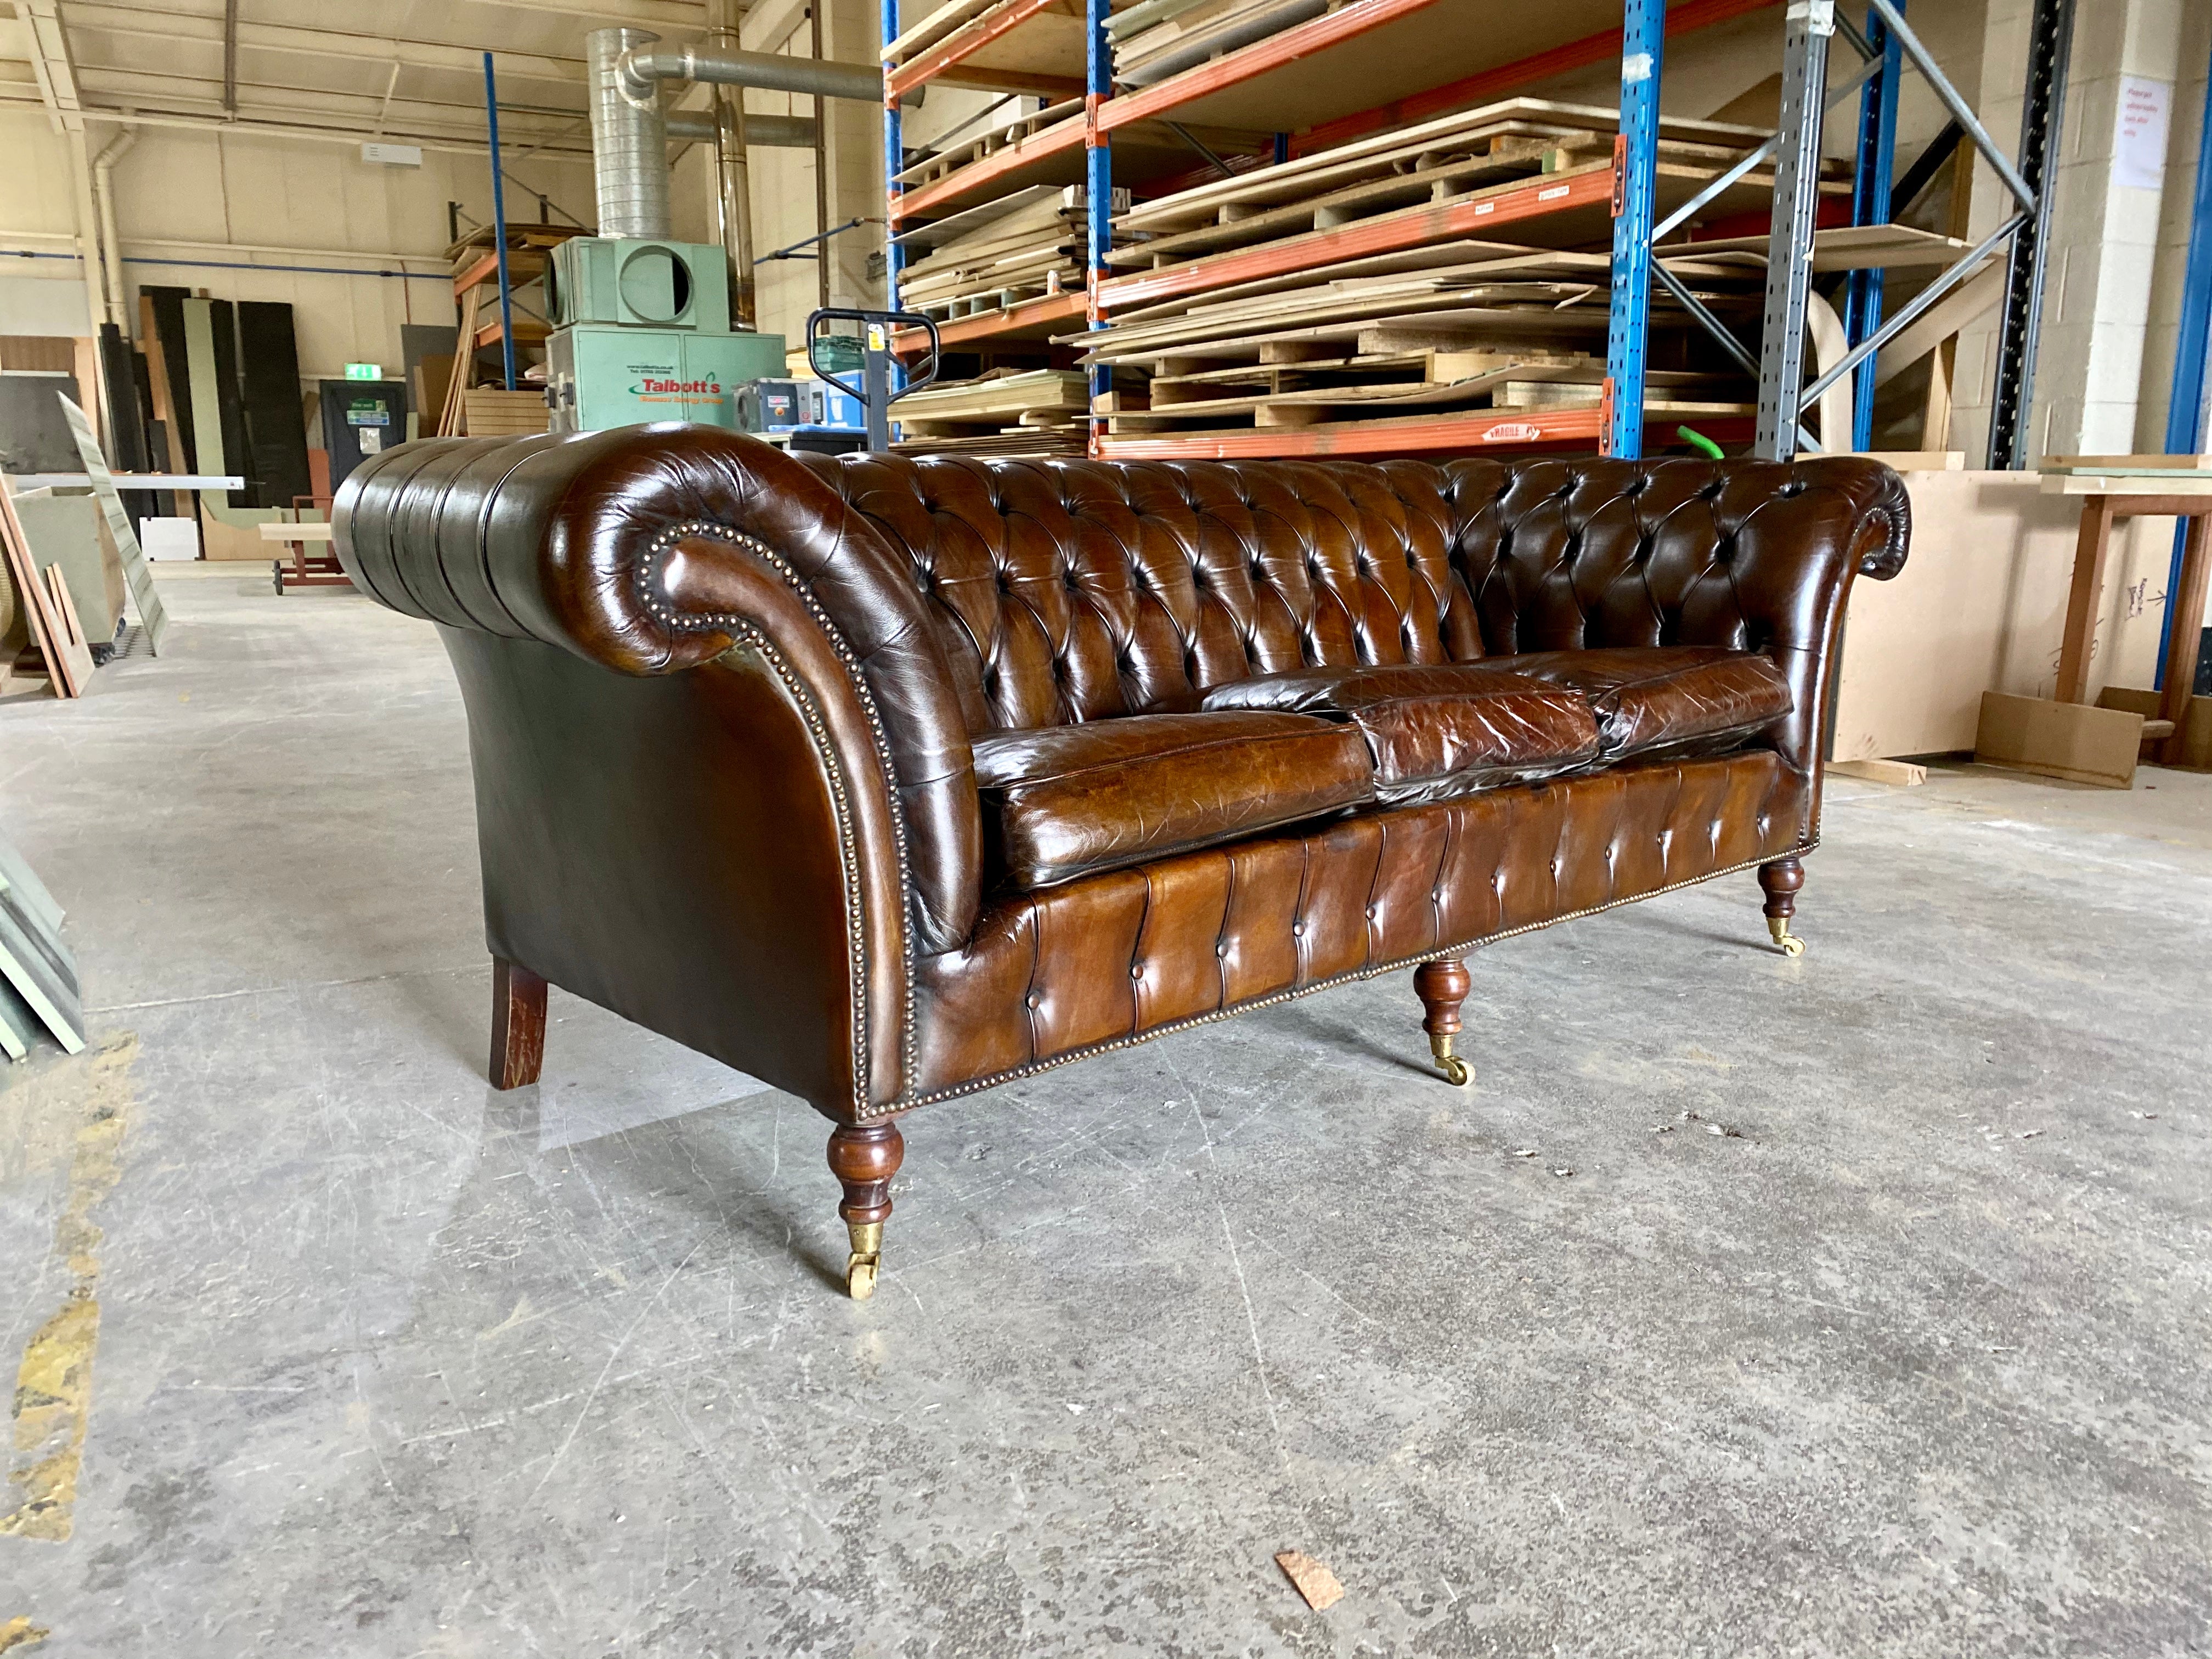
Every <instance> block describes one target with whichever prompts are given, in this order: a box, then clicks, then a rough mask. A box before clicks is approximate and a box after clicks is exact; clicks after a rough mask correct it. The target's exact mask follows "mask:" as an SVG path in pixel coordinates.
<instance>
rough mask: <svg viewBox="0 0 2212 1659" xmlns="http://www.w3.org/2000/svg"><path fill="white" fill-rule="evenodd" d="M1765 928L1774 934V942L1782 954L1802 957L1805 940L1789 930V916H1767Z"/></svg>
mask: <svg viewBox="0 0 2212 1659" xmlns="http://www.w3.org/2000/svg"><path fill="white" fill-rule="evenodd" d="M1766 930H1767V932H1769V933H1772V934H1773V935H1774V942H1775V944H1776V945H1778V946H1779V947H1780V948H1781V951H1782V954H1783V955H1784V956H1785V957H1802V956H1803V955H1804V954H1805V941H1804V940H1803V939H1799V938H1798V937H1797V935H1796V934H1795V933H1791V932H1790V918H1789V917H1787V916H1769V917H1768V918H1767V919H1766Z"/></svg>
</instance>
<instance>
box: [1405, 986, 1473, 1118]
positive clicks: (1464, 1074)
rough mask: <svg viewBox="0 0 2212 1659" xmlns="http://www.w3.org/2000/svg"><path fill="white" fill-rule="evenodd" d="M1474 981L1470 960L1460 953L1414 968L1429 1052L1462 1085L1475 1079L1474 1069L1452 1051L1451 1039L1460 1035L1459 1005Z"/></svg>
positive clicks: (1415, 990)
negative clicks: (1471, 976)
mask: <svg viewBox="0 0 2212 1659" xmlns="http://www.w3.org/2000/svg"><path fill="white" fill-rule="evenodd" d="M1473 984H1474V981H1473V980H1471V979H1470V978H1468V971H1467V964H1466V963H1463V962H1462V961H1461V960H1460V959H1459V958H1458V957H1441V958H1439V959H1438V960H1437V961H1435V962H1425V963H1422V964H1421V965H1420V966H1419V967H1418V968H1416V969H1413V994H1414V995H1416V996H1418V997H1419V998H1420V1000H1421V1006H1422V1007H1423V1008H1424V1009H1425V1010H1427V1018H1425V1019H1423V1020H1422V1021H1421V1029H1422V1030H1425V1031H1426V1032H1427V1033H1428V1034H1429V1052H1430V1053H1431V1054H1433V1055H1435V1056H1436V1061H1437V1069H1438V1070H1439V1071H1441V1072H1442V1073H1443V1074H1444V1079H1445V1081H1447V1082H1449V1083H1450V1084H1452V1085H1455V1086H1456V1087H1462V1088H1463V1087H1465V1086H1466V1085H1468V1084H1469V1083H1472V1082H1473V1081H1474V1068H1473V1067H1472V1066H1468V1063H1467V1062H1466V1061H1465V1060H1462V1059H1461V1058H1460V1057H1459V1056H1458V1055H1457V1054H1454V1053H1452V1039H1453V1038H1454V1037H1455V1036H1458V1035H1459V1006H1460V1004H1461V1003H1462V1002H1465V1001H1466V1000H1467V994H1468V988H1469V987H1471V986H1472V985H1473Z"/></svg>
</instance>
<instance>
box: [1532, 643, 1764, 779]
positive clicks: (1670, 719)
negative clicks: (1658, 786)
mask: <svg viewBox="0 0 2212 1659" xmlns="http://www.w3.org/2000/svg"><path fill="white" fill-rule="evenodd" d="M1489 660H1490V662H1491V663H1492V664H1493V665H1495V666H1497V667H1499V668H1503V669H1510V670H1511V671H1514V672H1516V673H1519V674H1526V675H1529V676H1531V677H1532V678H1536V679H1540V680H1544V681H1547V682H1549V683H1550V684H1553V685H1560V686H1568V687H1571V688H1572V689H1573V690H1577V691H1579V692H1581V693H1582V694H1583V696H1586V697H1588V698H1589V702H1590V707H1591V708H1594V709H1595V710H1596V712H1597V722H1598V731H1599V733H1600V737H1601V754H1600V756H1599V759H1600V761H1601V763H1610V762H1613V761H1617V760H1622V759H1626V757H1629V756H1632V755H1653V754H1659V753H1662V752H1663V753H1668V754H1673V755H1677V756H1681V755H1693V754H1699V755H1712V754H1721V753H1723V752H1725V751H1726V750H1730V749H1734V748H1737V747H1739V746H1741V744H1742V743H1743V741H1744V739H1746V738H1748V737H1749V736H1750V735H1751V734H1752V733H1753V732H1756V731H1758V730H1759V728H1760V727H1761V726H1768V725H1771V724H1772V723H1773V722H1774V721H1776V720H1780V719H1781V718H1782V717H1783V716H1784V715H1785V714H1789V713H1790V708H1791V706H1792V704H1793V702H1794V701H1795V699H1794V698H1793V697H1792V696H1791V695H1790V682H1789V680H1788V679H1786V678H1784V675H1783V672H1782V669H1781V667H1780V665H1778V664H1777V663H1776V662H1775V660H1774V659H1773V658H1771V657H1770V656H1767V655H1766V654H1765V653H1763V652H1758V651H1729V650H1725V649H1723V648H1721V647H1715V646H1631V647H1616V648H1613V649H1608V650H1600V651H1532V652H1528V653H1524V654H1522V655H1520V656H1517V657H1492V658H1491V659H1489Z"/></svg>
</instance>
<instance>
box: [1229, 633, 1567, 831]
mask: <svg viewBox="0 0 2212 1659" xmlns="http://www.w3.org/2000/svg"><path fill="white" fill-rule="evenodd" d="M1205 707H1206V708H1210V709H1212V708H1219V709H1229V708H1270V709H1279V710H1282V711H1285V712H1289V713H1295V714H1319V715H1322V716H1324V717H1327V718H1330V719H1334V720H1343V721H1346V722H1348V723H1349V724H1350V725H1351V726H1353V727H1354V728H1355V729H1357V730H1358V732H1359V734H1360V736H1361V737H1362V738H1364V739H1365V740H1366V744H1367V748H1368V751H1369V754H1370V757H1372V759H1373V761H1374V763H1375V782H1376V798H1377V799H1381V800H1384V801H1388V802H1389V803H1391V804H1392V805H1403V804H1405V803H1407V802H1412V801H1432V800H1449V799H1455V798H1456V797H1458V796H1461V795H1465V794H1469V793H1473V792H1474V791H1475V790H1477V789H1482V788H1488V787H1492V786H1494V785H1497V784H1501V783H1514V782H1523V781H1528V780H1530V779H1534V778H1546V777H1554V776H1557V775H1559V774H1560V773H1562V772H1570V771H1573V770H1574V769H1577V767H1582V766H1586V765H1588V764H1589V763H1591V762H1593V761H1595V760H1597V759H1598V758H1599V755H1600V749H1599V735H1598V726H1597V717H1596V716H1595V714H1593V713H1592V712H1591V709H1590V705H1589V699H1588V698H1586V697H1585V696H1583V695H1582V693H1580V692H1579V691H1577V690H1571V689H1570V688H1567V687H1565V686H1560V685H1555V684H1552V683H1550V682H1549V681H1546V680H1541V679H1537V678H1534V677H1532V676H1530V675H1527V674H1516V673H1514V672H1512V671H1510V670H1508V669H1500V668H1496V667H1492V665H1489V664H1487V663H1480V662H1463V663H1394V664H1388V665H1380V666H1375V667H1368V668H1310V669H1301V670H1297V671H1293V672H1291V673H1287V674H1267V675H1262V676H1261V677H1259V678H1254V679H1249V680H1232V681H1231V682H1230V683H1229V684H1225V685H1218V686H1216V687H1214V688H1213V690H1211V691H1209V692H1207V693H1206V701H1205Z"/></svg>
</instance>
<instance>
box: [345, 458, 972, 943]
mask: <svg viewBox="0 0 2212 1659" xmlns="http://www.w3.org/2000/svg"><path fill="white" fill-rule="evenodd" d="M332 517H333V521H334V523H335V526H336V541H337V551H338V557H339V559H340V562H342V563H343V565H344V567H345V568H346V570H347V572H348V574H350V575H351V576H352V577H353V579H354V580H355V582H356V584H357V585H358V586H361V587H362V590H363V591H365V592H368V593H369V594H371V595H372V596H373V597H374V598H376V599H380V600H381V601H382V602H383V603H384V604H386V605H389V606H390V607H392V609H393V610H395V611H403V612H405V613H406V614H408V615H410V616H415V617H425V618H428V620H431V621H434V622H436V623H441V624H443V625H444V626H446V627H448V628H453V629H469V630H474V631H477V632H481V633H487V634H493V635H503V636H505V637H508V638H515V639H534V640H538V641H543V642H544V643H546V644H549V645H554V646H558V647H561V648H562V649H564V650H566V651H569V652H572V653H574V654H576V655H577V656H580V657H582V658H584V659H587V660H589V661H592V662H595V663H598V664H599V665H603V666H605V667H606V668H610V669H613V670H615V671H618V672H621V673H624V674H631V675H661V674H670V673H679V672H682V671H685V670H687V669H690V668H693V667H696V666H697V665H700V664H702V663H705V662H708V661H711V660H713V659H715V658H717V657H719V656H720V655H721V654H722V653H724V652H726V651H727V650H728V649H729V648H730V647H731V646H732V643H733V641H734V640H735V639H736V638H737V637H738V635H739V634H740V633H741V632H742V629H740V628H738V626H737V625H735V623H733V620H732V617H733V616H734V615H737V614H741V612H740V611H738V608H737V605H736V603H735V602H734V601H733V599H732V595H733V592H736V591H737V590H739V589H743V588H744V587H745V586H747V584H748V583H750V582H751V581H753V580H754V579H755V577H756V575H757V565H758V563H759V562H760V561H759V560H758V559H755V560H746V559H744V558H743V557H741V556H740V550H741V547H742V544H743V542H744V541H750V543H752V544H755V545H756V546H757V548H758V549H759V550H762V555H763V557H764V558H765V559H766V561H767V562H769V564H770V565H772V566H773V568H774V569H775V574H778V575H779V576H781V578H782V580H783V581H784V582H785V584H786V585H787V586H789V588H790V589H791V590H792V592H793V594H794V595H795V597H796V599H797V600H798V602H799V604H801V605H804V606H805V608H806V610H807V611H809V612H810V613H811V616H812V617H813V620H814V622H815V623H817V624H818V625H819V627H820V628H821V629H823V631H824V632H825V633H826V634H827V635H829V638H830V639H831V640H832V641H834V643H835V644H836V647H837V648H838V652H839V654H841V655H842V656H843V657H844V658H845V659H847V660H848V665H849V666H850V668H851V669H852V671H854V673H856V674H857V676H858V678H859V681H860V686H861V688H862V689H863V690H864V693H865V695H864V696H862V698H861V702H862V703H863V704H864V705H865V706H866V714H867V718H868V720H869V722H870V724H871V725H872V726H873V727H874V729H875V735H876V737H877V738H878V743H879V746H880V749H881V750H882V752H883V754H884V758H885V759H886V761H887V763H888V765H889V768H890V774H891V776H890V779H889V780H888V781H889V784H890V789H891V792H892V793H893V796H894V797H895V799H896V802H897V808H898V811H897V817H898V819H899V820H900V822H899V823H898V825H897V826H896V827H897V829H898V830H899V833H900V835H901V836H902V861H903V863H904V866H905V872H906V878H907V884H908V892H909V898H910V902H911V907H912V912H913V914H912V916H911V926H912V927H913V929H914V932H915V942H916V944H917V945H919V947H920V948H921V950H923V951H941V950H945V949H947V948H949V947H951V945H956V944H957V943H958V942H959V941H960V940H962V939H965V938H966V937H967V934H968V933H969V930H970V929H971V928H972V927H973V926H974V922H975V914H976V910H977V908H978V905H979V902H980V883H981V828H980V822H979V818H978V809H977V804H976V794H975V775H974V769H973V763H972V759H971V757H970V753H969V742H968V732H967V726H966V724H965V722H964V720H963V718H962V715H961V712H960V708H959V704H958V701H957V694H956V693H955V692H954V690H952V684H953V682H952V678H951V674H950V673H949V672H948V671H947V670H946V667H945V663H944V661H943V659H942V655H941V653H940V651H939V647H938V644H937V641H936V639H935V637H934V636H933V634H932V632H931V629H930V626H929V623H928V620H927V616H926V614H925V612H924V610H923V601H922V598H921V593H920V592H919V591H918V590H917V589H916V588H915V585H914V582H913V580H911V578H910V576H909V575H908V574H907V572H906V571H905V569H904V568H903V566H902V562H901V561H900V559H899V558H898V556H896V554H895V553H894V552H893V551H892V550H890V548H889V547H887V546H885V545H884V543H883V541H882V539H881V538H880V537H879V536H878V534H877V532H874V531H873V530H872V529H871V528H870V527H869V526H868V525H867V523H866V521H865V520H862V519H861V518H860V516H859V515H858V514H856V513H853V512H851V511H850V510H849V509H848V507H846V506H845V505H844V503H843V502H842V501H840V500H839V499H838V497H837V496H836V494H835V492H833V491H832V490H830V489H829V488H827V487H826V486H825V485H824V484H823V483H822V482H821V480H820V479H818V478H817V477H815V475H814V474H813V473H812V472H811V471H809V470H808V469H807V468H806V467H805V466H803V465H799V463H798V462H795V461H793V459H791V458H790V457H788V456H787V455H784V454H782V453H779V452H778V451H777V450H775V448H773V447H770V446H769V445H767V444H764V443H762V442H760V441H758V440H757V439H753V438H748V437H744V436H741V435H738V434H735V433H729V432H722V431H719V430H716V429H714V428H703V427H696V426H677V425H656V426H647V427H629V428H617V429H615V430H612V431H607V432H598V433H586V434H576V435H567V436H559V437H554V436H547V437H539V438H526V439H522V440H519V441H518V440H506V439H454V440H432V441H419V442H416V443H411V444H406V445H404V446H401V447H398V448H396V449H393V450H390V451H387V452H386V453H384V454H382V455H380V456H377V457H374V458H373V459H370V460H369V461H368V462H367V463H365V464H364V465H362V467H361V468H360V469H359V470H357V471H356V472H355V473H354V474H353V476H352V477H349V479H348V480H347V481H346V483H345V486H344V488H343V489H342V490H341V491H340V492H339V495H338V499H337V506H336V510H335V512H334V513H333V515H332ZM715 532H721V533H720V534H719V535H718V534H717V533H715ZM733 538H734V540H733Z"/></svg>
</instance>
